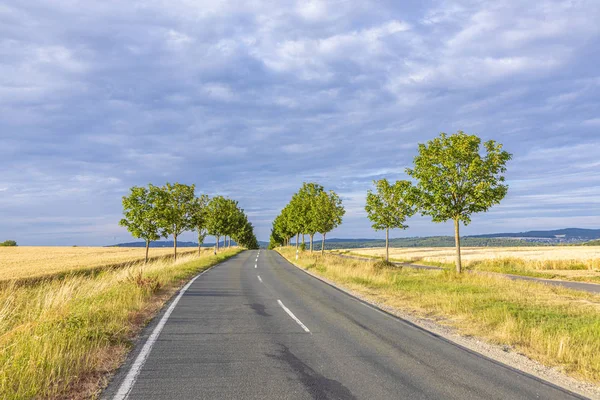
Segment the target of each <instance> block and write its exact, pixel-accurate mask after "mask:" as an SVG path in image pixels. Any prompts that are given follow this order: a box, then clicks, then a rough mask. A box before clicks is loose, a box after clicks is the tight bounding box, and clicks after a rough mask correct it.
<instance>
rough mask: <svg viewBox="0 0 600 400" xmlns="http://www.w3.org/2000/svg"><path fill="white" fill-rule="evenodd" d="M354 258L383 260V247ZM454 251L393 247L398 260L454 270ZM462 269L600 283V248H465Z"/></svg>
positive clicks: (355, 251)
mask: <svg viewBox="0 0 600 400" xmlns="http://www.w3.org/2000/svg"><path fill="white" fill-rule="evenodd" d="M346 252H351V253H352V254H355V255H361V256H367V257H382V256H383V255H384V254H385V249H383V248H369V249H351V250H347V251H346ZM455 252H456V250H455V249H454V248H445V247H443V248H392V249H390V258H391V259H392V260H395V261H401V262H408V263H420V264H427V265H435V266H439V267H443V268H453V267H454V257H455ZM461 253H462V260H463V266H464V267H465V268H467V269H472V270H478V271H489V272H499V273H505V274H515V275H526V276H533V277H541V278H550V279H552V278H558V279H567V280H577V281H587V282H592V283H600V247H597V248H596V247H592V246H556V247H550V246H543V247H466V248H463V249H462V252H461Z"/></svg>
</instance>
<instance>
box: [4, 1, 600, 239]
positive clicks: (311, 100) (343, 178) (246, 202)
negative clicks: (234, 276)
mask: <svg viewBox="0 0 600 400" xmlns="http://www.w3.org/2000/svg"><path fill="white" fill-rule="evenodd" d="M598 21H600V2H599V1H598V0H571V1H535V2H531V1H528V0H521V1H517V0H506V1H499V2H498V1H494V2H492V1H477V0H465V1H462V0H461V1H447V0H444V1H426V0H425V1H410V2H399V1H395V0H390V1H385V0H381V1H365V0H331V1H321V0H299V1H291V0H273V1H252V0H249V1H243V2H240V1H219V0H211V1H204V2H203V1H199V0H169V1H167V0H145V1H135V0H131V1H116V0H102V1H90V0H86V1H77V0H40V1H17V0H8V1H3V2H2V3H0V135H1V138H0V170H1V173H0V240H6V239H15V240H17V241H18V242H19V244H23V245H26V244H30V245H42V244H47V245H73V244H77V245H105V244H111V243H114V242H123V241H129V240H131V237H130V236H129V235H128V233H127V232H126V231H125V230H124V229H123V228H120V227H119V226H118V225H117V222H118V220H119V219H120V217H121V211H122V210H121V196H122V195H124V194H125V193H126V192H127V190H128V188H129V187H130V186H132V185H145V184H147V183H149V182H152V183H154V184H163V183H164V182H166V181H170V182H173V181H179V182H182V183H190V184H191V183H195V184H196V185H197V188H198V192H203V193H208V194H211V195H212V194H217V193H218V194H224V195H227V196H230V197H232V198H235V199H237V200H239V202H240V204H241V206H242V207H243V208H244V209H245V210H246V211H247V212H248V214H249V217H250V219H251V221H252V222H253V223H254V225H255V226H256V227H257V234H258V236H259V238H260V239H262V240H266V239H268V236H269V231H270V224H271V221H272V219H273V217H274V216H276V215H277V214H278V212H279V210H280V209H281V208H282V207H283V206H284V205H285V204H286V203H287V201H288V199H289V197H290V196H291V194H292V193H293V192H294V191H295V190H296V189H297V188H298V187H299V186H300V185H301V183H302V182H303V181H317V182H319V183H321V184H323V185H324V186H325V187H326V189H333V190H335V191H337V192H338V193H340V194H341V196H342V198H343V200H344V204H345V206H346V210H347V215H346V218H345V221H344V224H343V226H342V227H340V228H338V229H337V230H336V231H335V232H334V233H332V234H331V235H330V236H331V237H380V236H381V235H380V234H377V233H375V232H373V231H372V230H371V229H370V224H369V222H368V220H367V219H366V216H365V212H364V209H363V207H364V199H365V194H366V191H367V189H369V188H370V187H371V184H372V181H373V180H374V179H380V178H382V177H386V178H389V179H403V178H406V175H405V174H404V170H405V168H406V167H407V166H409V165H410V164H411V161H412V159H413V157H414V156H415V152H416V146H417V144H418V143H422V142H425V141H427V140H429V139H431V138H433V137H435V136H436V135H438V134H439V133H440V132H449V133H452V132H456V131H457V130H459V129H460V130H464V131H466V132H468V133H475V134H478V135H479V136H481V137H482V138H484V139H495V140H498V141H500V142H501V143H503V144H504V145H505V148H506V149H507V150H509V151H510V152H512V153H513V154H514V159H513V160H512V161H511V163H510V165H509V169H508V172H507V179H508V182H509V185H510V190H509V195H508V196H507V198H506V199H505V200H504V201H503V202H502V204H501V205H499V206H497V207H495V208H494V209H492V210H491V211H490V212H489V213H487V214H485V215H477V216H475V217H474V218H473V223H472V224H471V225H470V226H468V227H467V228H466V229H464V233H466V234H475V233H489V232H498V231H522V230H529V229H546V228H548V229H549V228H563V227H587V228H600V173H599V171H600V70H599V69H598V65H599V63H600V24H599V23H598ZM410 225H411V227H410V229H409V230H407V231H406V232H395V233H394V235H393V236H423V235H438V234H452V230H451V228H450V227H448V226H445V225H439V224H433V223H431V222H430V221H429V220H427V219H426V218H424V217H415V218H414V219H412V220H411V222H410ZM192 238H193V235H191V234H189V235H187V236H185V237H184V238H183V239H184V240H187V239H192Z"/></svg>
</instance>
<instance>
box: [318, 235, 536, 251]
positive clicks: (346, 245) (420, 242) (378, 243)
mask: <svg viewBox="0 0 600 400" xmlns="http://www.w3.org/2000/svg"><path fill="white" fill-rule="evenodd" d="M461 244H462V245H463V246H465V247H514V246H540V245H544V244H543V243H535V242H526V241H524V240H519V239H497V238H473V237H463V238H462V239H461ZM383 246H385V240H382V239H327V240H326V241H325V249H357V248H365V247H383ZM453 246H454V237H453V236H429V237H411V238H397V239H390V247H453ZM314 247H315V248H316V249H319V250H320V249H321V241H315V244H314Z"/></svg>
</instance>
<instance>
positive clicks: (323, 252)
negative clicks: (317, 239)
mask: <svg viewBox="0 0 600 400" xmlns="http://www.w3.org/2000/svg"><path fill="white" fill-rule="evenodd" d="M325 235H327V233H323V240H321V257H323V255H324V254H325Z"/></svg>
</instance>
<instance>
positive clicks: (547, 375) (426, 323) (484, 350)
mask: <svg viewBox="0 0 600 400" xmlns="http://www.w3.org/2000/svg"><path fill="white" fill-rule="evenodd" d="M278 253H279V252H278ZM279 254H280V255H281V257H282V258H283V259H285V260H287V261H288V262H289V263H290V264H292V265H294V266H295V267H297V268H298V269H300V270H301V271H303V272H304V273H306V274H308V275H310V276H312V277H314V278H315V279H318V280H320V281H322V282H324V283H326V284H327V285H329V286H331V287H334V288H336V289H337V290H340V291H342V292H344V293H346V294H348V295H349V296H351V297H354V298H356V299H358V300H360V301H361V302H363V303H366V304H367V305H369V306H371V307H373V308H375V309H377V310H379V311H382V312H384V313H386V314H390V315H391V316H394V317H397V318H400V319H402V320H404V321H408V322H409V323H411V324H414V325H415V326H417V327H419V328H421V329H424V330H426V331H428V332H431V333H433V334H435V335H438V336H440V337H442V338H444V339H446V340H448V341H450V342H452V343H454V344H456V345H458V346H461V347H464V348H466V349H468V350H471V351H474V352H476V353H478V354H481V355H483V356H485V357H488V358H490V359H492V360H494V361H497V362H500V363H502V364H505V365H507V366H509V367H512V368H515V369H517V370H519V371H523V372H525V373H527V374H530V375H532V376H534V377H536V378H539V379H542V380H544V381H548V382H551V383H552V384H555V385H557V386H560V387H562V388H564V389H567V390H570V391H572V392H574V393H577V394H579V395H581V396H585V397H588V398H590V399H598V400H600V387H598V386H596V385H593V384H591V383H587V382H581V381H579V380H577V379H575V378H572V377H570V376H567V375H566V374H564V373H563V372H561V371H560V369H559V368H555V367H548V366H546V365H543V364H541V363H539V362H537V361H534V360H532V359H530V358H528V357H526V356H524V355H522V354H519V353H517V352H514V351H513V350H512V349H511V348H509V347H507V346H499V345H495V344H492V343H489V342H486V341H483V340H481V339H479V338H476V337H471V336H464V335H461V334H459V333H458V332H457V331H456V329H454V328H452V327H449V326H446V325H444V324H443V320H441V319H439V320H433V319H427V318H422V317H418V316H416V315H414V314H412V313H410V312H407V311H404V310H400V309H397V308H393V307H389V306H387V305H385V304H381V303H379V302H377V301H375V300H374V299H373V298H370V296H365V295H363V294H360V293H358V292H356V291H353V290H351V289H348V288H346V287H344V286H342V285H340V284H338V283H335V282H333V281H331V280H329V279H326V278H324V277H321V276H319V275H318V274H315V273H313V272H311V271H307V270H305V269H304V268H302V267H301V266H299V265H298V264H296V263H294V262H293V261H292V260H289V259H287V258H286V257H285V256H283V255H282V254H281V253H279Z"/></svg>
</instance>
